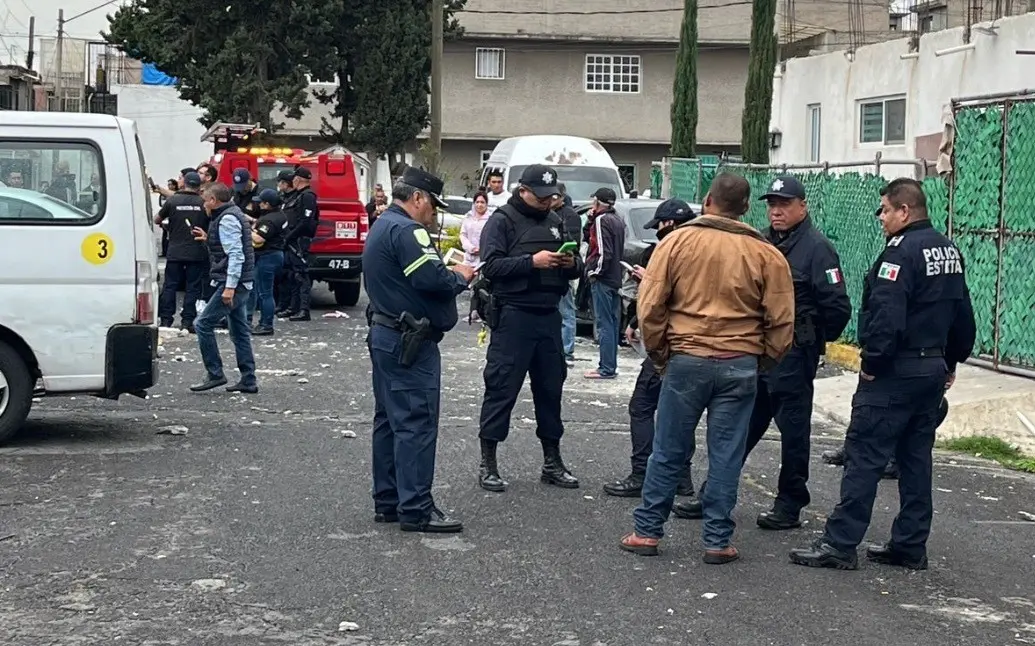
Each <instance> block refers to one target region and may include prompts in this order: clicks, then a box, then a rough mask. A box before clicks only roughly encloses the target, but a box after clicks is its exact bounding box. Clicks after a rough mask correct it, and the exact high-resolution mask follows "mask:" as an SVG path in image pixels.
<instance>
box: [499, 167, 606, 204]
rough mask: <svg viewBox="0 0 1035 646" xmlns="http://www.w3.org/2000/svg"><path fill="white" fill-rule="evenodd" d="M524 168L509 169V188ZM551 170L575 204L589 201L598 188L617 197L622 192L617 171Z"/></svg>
mask: <svg viewBox="0 0 1035 646" xmlns="http://www.w3.org/2000/svg"><path fill="white" fill-rule="evenodd" d="M526 168H528V166H511V167H510V171H509V174H510V180H509V184H510V185H511V186H512V185H513V184H514V183H515V182H517V181H518V180H519V179H521V173H523V172H525V169H526ZM551 168H553V169H554V170H555V171H557V181H558V182H560V183H562V184H564V188H565V190H567V191H568V197H570V198H571V199H572V200H574V201H576V202H584V201H586V200H589V199H590V196H591V195H593V193H596V191H597V189H598V188H609V189H611V190H613V191H614V192H615V195H617V196H619V197H621V196H622V194H623V192H624V191H623V190H622V184H621V180H620V179H619V178H618V171H617V170H615V169H613V168H601V167H599V166H551ZM508 190H509V186H508Z"/></svg>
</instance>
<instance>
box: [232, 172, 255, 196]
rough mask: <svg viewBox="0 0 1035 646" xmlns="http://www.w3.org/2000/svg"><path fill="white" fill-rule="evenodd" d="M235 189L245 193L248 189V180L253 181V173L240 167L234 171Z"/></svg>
mask: <svg viewBox="0 0 1035 646" xmlns="http://www.w3.org/2000/svg"><path fill="white" fill-rule="evenodd" d="M233 180H234V190H235V191H237V192H238V193H244V192H245V191H247V190H248V182H250V181H252V174H251V173H249V172H248V170H247V169H245V168H238V169H237V170H235V171H234V175H233Z"/></svg>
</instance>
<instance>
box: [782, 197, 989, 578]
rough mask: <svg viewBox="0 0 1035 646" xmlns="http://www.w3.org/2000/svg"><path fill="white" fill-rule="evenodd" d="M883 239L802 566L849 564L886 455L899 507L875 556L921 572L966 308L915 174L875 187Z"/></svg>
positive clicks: (951, 252)
mask: <svg viewBox="0 0 1035 646" xmlns="http://www.w3.org/2000/svg"><path fill="white" fill-rule="evenodd" d="M880 217H881V222H882V223H883V225H884V231H885V233H886V234H887V236H888V241H887V246H886V247H885V248H884V251H883V252H881V254H880V256H879V257H878V258H877V261H876V262H875V263H874V264H873V267H872V268H871V269H870V271H869V273H868V274H867V275H866V282H865V285H864V286H863V300H862V308H861V310H860V312H859V344H860V346H861V348H862V352H861V357H862V366H861V371H860V373H859V387H858V389H857V390H856V393H855V397H854V398H853V399H852V421H851V424H850V425H849V427H848V434H847V437H846V439H845V447H846V453H847V459H846V461H845V463H846V466H845V472H844V477H843V479H842V481H841V502H840V503H838V505H837V507H835V508H834V512H833V513H832V514H831V515H830V518H829V519H828V520H827V524H826V531H825V532H824V534H823V537H822V538H821V539H819V540H817V541H816V542H815V543H813V545H812V546H811V547H809V548H806V549H796V550H793V551H792V552H791V555H790V556H791V561H792V562H793V563H796V564H798V565H806V566H810V567H829V568H837V569H842V570H854V569H856V568H857V567H858V557H857V554H856V548H857V547H858V545H859V544H860V543H861V542H862V539H863V536H864V535H865V534H866V529H867V527H868V526H869V524H870V516H871V514H872V512H873V501H874V498H875V497H876V494H877V485H878V483H879V482H880V478H881V473H882V472H883V471H884V466H885V465H886V464H887V463H888V459H889V458H890V457H891V456H892V455H895V456H896V457H897V459H898V465H899V471H900V473H899V513H898V516H897V517H896V518H895V523H894V525H892V528H891V541H890V542H889V543H887V544H885V545H882V546H874V547H870V548H868V549H867V550H866V555H867V557H868V558H870V559H871V560H873V561H876V562H878V563H885V564H889V565H898V566H903V567H907V568H911V569H917V570H922V569H925V568H926V567H927V537H928V535H929V534H930V531H931V518H932V516H933V514H934V511H933V509H932V506H931V470H932V464H931V462H932V460H931V450H932V448H933V446H934V429H935V423H936V421H937V418H938V415H939V405H940V403H941V401H942V397H943V396H944V393H945V390H946V389H947V388H949V387H951V386H952V382H953V381H954V380H955V373H956V365H957V364H958V363H960V362H961V361H964V360H966V359H967V357H969V356H970V353H971V351H972V350H973V348H974V337H975V327H974V310H973V309H972V307H971V302H970V293H969V291H968V290H967V282H966V279H965V278H964V273H963V257H962V255H961V254H960V250H959V249H958V248H957V247H956V245H954V244H953V243H952V242H951V241H950V240H949V239H948V238H946V237H945V236H944V235H942V234H941V233H939V232H938V231H937V230H935V229H934V228H933V227H932V226H931V221H930V220H929V219H928V218H927V198H926V197H925V196H924V192H923V188H922V186H921V185H920V183H919V182H917V181H916V180H912V179H907V178H900V179H896V180H894V181H892V182H891V183H890V184H888V185H887V186H886V187H885V188H884V189H883V190H881V216H880Z"/></svg>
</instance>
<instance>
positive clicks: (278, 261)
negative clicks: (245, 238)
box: [248, 251, 284, 328]
mask: <svg viewBox="0 0 1035 646" xmlns="http://www.w3.org/2000/svg"><path fill="white" fill-rule="evenodd" d="M283 266H284V252H283V251H264V252H262V253H261V254H257V255H256V256H255V289H254V290H253V291H252V293H251V296H250V297H249V298H248V319H249V320H251V319H252V318H254V317H255V310H256V309H257V310H259V327H261V328H271V327H273V315H274V313H275V312H276V309H277V301H276V299H275V298H274V297H273V279H274V278H276V276H277V272H279V271H280V269H281V268H282V267H283Z"/></svg>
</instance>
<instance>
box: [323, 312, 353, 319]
mask: <svg viewBox="0 0 1035 646" xmlns="http://www.w3.org/2000/svg"><path fill="white" fill-rule="evenodd" d="M323 318H325V319H347V318H349V315H348V314H346V313H345V312H341V311H338V310H335V311H333V312H327V313H325V314H324V315H323Z"/></svg>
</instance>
